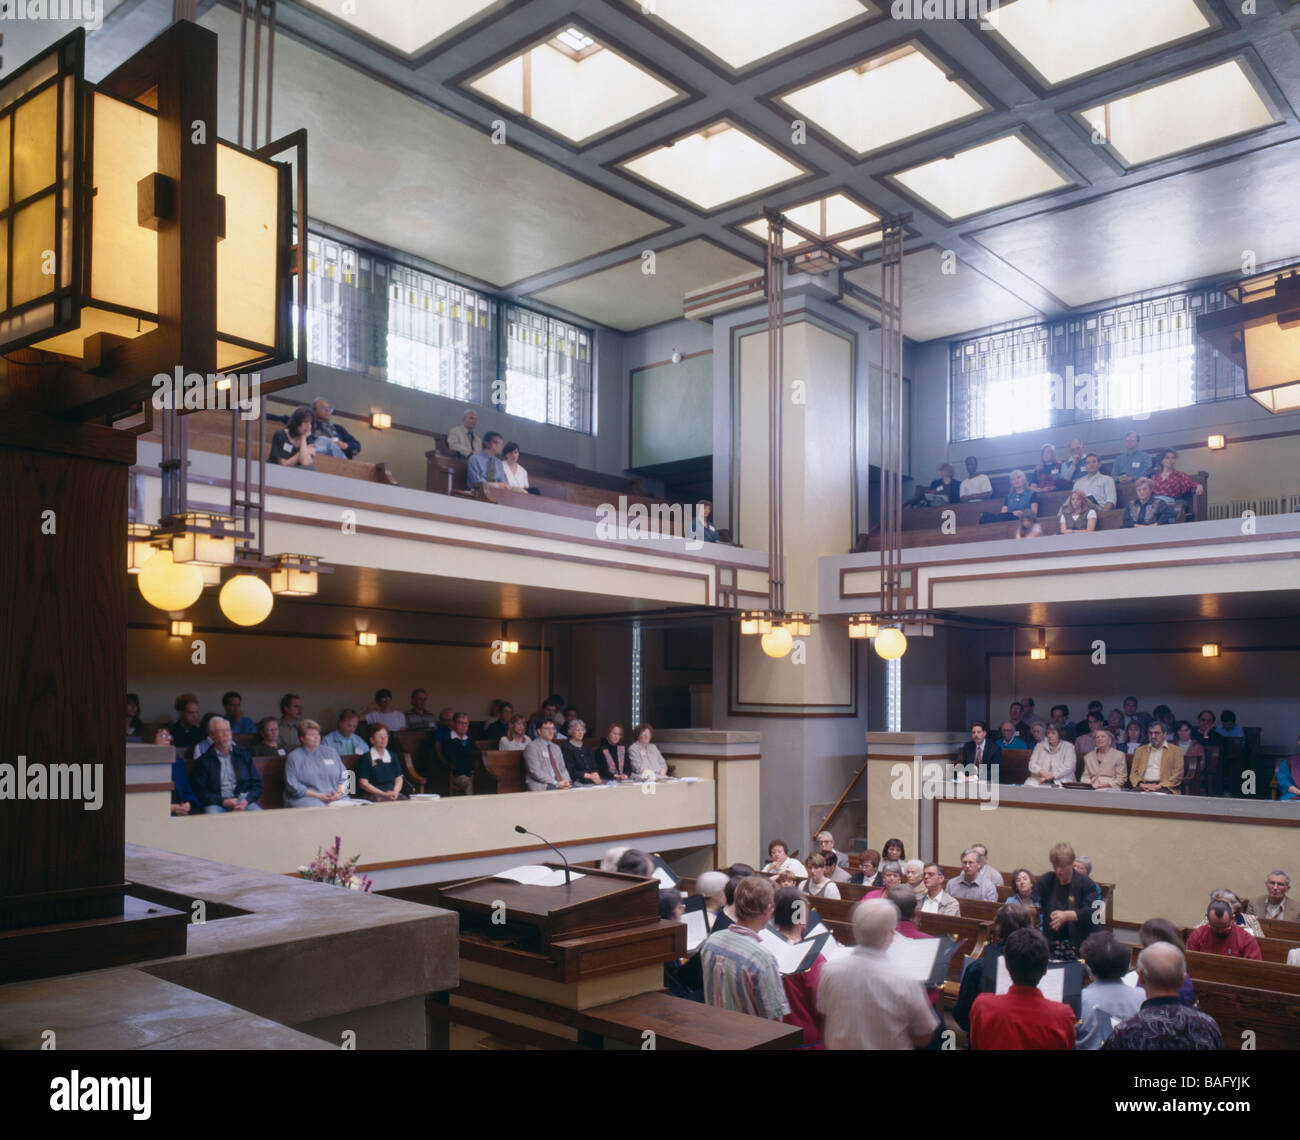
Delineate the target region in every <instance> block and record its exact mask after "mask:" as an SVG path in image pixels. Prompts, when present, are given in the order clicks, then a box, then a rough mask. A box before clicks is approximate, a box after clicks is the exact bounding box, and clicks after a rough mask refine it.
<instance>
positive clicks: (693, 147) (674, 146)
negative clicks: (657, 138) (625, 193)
mask: <svg viewBox="0 0 1300 1140" xmlns="http://www.w3.org/2000/svg"><path fill="white" fill-rule="evenodd" d="M619 166H620V167H621V168H622V169H623V170H625V171H626V172H627V173H629V174H633V175H635V176H636V177H638V178H643V179H645V181H647V182H652V183H654V185H656V186H659V187H662V188H663V189H664V190H667V191H668V192H669V193H670V194H675V195H676V196H677V197H678V198H682V199H684V200H685V201H687V202H689V203H691V205H693V206H696V207H698V208H699V209H701V210H705V211H708V210H716V209H718V208H719V207H721V206H725V205H727V204H729V203H731V202H738V201H741V200H742V199H745V198H752V197H754V195H756V194H761V193H762V192H763V191H764V190H770V189H771V188H772V187H774V186H781V185H783V184H784V183H786V182H790V181H792V180H793V179H795V178H798V177H799V176H800V175H802V174H805V173H807V171H805V170H804V169H803V167H801V166H797V165H796V164H795V163H793V162H791V161H790V160H789V159H788V158H784V157H783V156H782V155H780V154H778V153H777V152H776V151H775V150H773V149H772V148H771V147H770V146H768V145H767V144H766V143H762V142H759V141H758V139H756V138H754V137H753V135H750V134H747V133H746V132H744V131H742V130H741V129H740V128H739V127H736V126H733V125H732V124H731V123H729V122H727V121H726V120H725V119H722V120H719V121H718V122H716V123H712V124H710V125H709V126H707V127H703V128H701V129H700V130H697V131H694V132H692V133H691V134H689V135H683V136H682V137H681V138H678V139H675V140H674V141H673V142H671V143H668V144H667V145H666V146H659V147H655V148H654V149H653V150H648V151H646V152H644V153H643V154H639V155H637V156H636V157H635V158H629V159H626V160H624V161H623V162H621V163H619Z"/></svg>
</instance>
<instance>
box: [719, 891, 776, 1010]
mask: <svg viewBox="0 0 1300 1140" xmlns="http://www.w3.org/2000/svg"><path fill="white" fill-rule="evenodd" d="M733 905H734V908H735V911H736V921H735V922H733V923H732V924H731V925H730V926H728V927H727V928H726V929H725V930H719V931H717V932H715V933H713V934H710V935H709V937H708V938H707V939H706V940H705V943H704V945H703V946H702V947H700V965H701V966H702V967H703V970H704V1000H705V1002H706V1003H707V1004H708V1005H716V1006H719V1007H720V1008H722V1009H730V1010H734V1011H735V1012H736V1013H748V1014H750V1015H751V1016H753V1017H765V1018H769V1019H770V1020H772V1021H779V1020H780V1019H781V1018H783V1017H784V1016H785V1015H786V1014H787V1013H789V1012H790V1006H789V1003H788V1002H787V1001H786V999H785V989H784V987H783V986H782V985H781V974H780V971H779V970H778V969H777V966H776V959H775V958H773V957H772V955H771V954H769V953H768V952H767V951H766V950H765V949H764V948H763V945H762V944H761V943H760V942H759V938H758V932H759V931H760V930H762V929H763V928H764V927H766V926H767V924H768V922H769V921H770V920H771V918H772V914H773V912H774V910H775V892H774V891H773V890H772V884H771V883H769V882H768V881H767V880H766V879H764V878H763V877H762V876H761V875H750V876H749V877H748V878H744V879H741V880H740V882H739V883H738V884H737V886H736V891H735V895H734V897H733Z"/></svg>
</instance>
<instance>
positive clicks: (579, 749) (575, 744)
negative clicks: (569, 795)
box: [560, 720, 603, 784]
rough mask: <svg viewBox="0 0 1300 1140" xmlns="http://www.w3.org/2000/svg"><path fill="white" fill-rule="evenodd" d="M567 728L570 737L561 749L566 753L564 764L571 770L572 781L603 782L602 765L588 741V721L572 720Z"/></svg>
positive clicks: (577, 782)
mask: <svg viewBox="0 0 1300 1140" xmlns="http://www.w3.org/2000/svg"><path fill="white" fill-rule="evenodd" d="M567 728H568V730H569V739H568V740H567V741H565V743H564V744H562V745H561V746H560V751H561V752H563V753H564V764H565V767H567V768H568V770H569V780H570V782H572V783H574V784H579V783H588V784H600V783H603V780H602V779H601V775H600V767H599V765H598V764H597V761H596V754H595V753H594V752H593V751H592V750H591V746H590V745H589V744H588V743H587V722H586V721H583V720H575V721H571V722H570V723H569V724H568V725H567Z"/></svg>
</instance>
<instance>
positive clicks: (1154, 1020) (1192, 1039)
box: [1102, 942, 1223, 1050]
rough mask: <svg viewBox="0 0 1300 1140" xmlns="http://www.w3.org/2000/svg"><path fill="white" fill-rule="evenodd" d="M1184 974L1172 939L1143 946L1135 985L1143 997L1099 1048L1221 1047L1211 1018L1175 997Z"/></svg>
mask: <svg viewBox="0 0 1300 1140" xmlns="http://www.w3.org/2000/svg"><path fill="white" fill-rule="evenodd" d="M1186 974H1187V960H1186V959H1185V958H1184V957H1183V952H1182V951H1181V950H1179V949H1178V947H1177V946H1174V945H1173V944H1172V943H1169V942H1155V943H1152V944H1151V945H1150V946H1148V947H1147V948H1146V949H1145V950H1143V951H1142V953H1141V954H1139V955H1138V978H1139V981H1138V985H1140V986H1141V987H1142V989H1143V990H1145V991H1146V995H1147V996H1146V1000H1145V1001H1144V1002H1143V1003H1142V1008H1141V1009H1139V1010H1138V1011H1137V1013H1135V1014H1134V1015H1133V1016H1132V1017H1130V1018H1126V1019H1125V1020H1124V1021H1121V1022H1120V1023H1119V1024H1118V1025H1117V1026H1115V1028H1114V1029H1113V1030H1112V1031H1111V1034H1110V1036H1109V1037H1107V1038H1106V1043H1105V1044H1104V1045H1103V1046H1102V1049H1103V1050H1106V1049H1123V1050H1138V1049H1141V1050H1148V1049H1178V1050H1184V1049H1204V1050H1211V1049H1222V1048H1223V1035H1222V1034H1221V1033H1220V1032H1219V1027H1218V1025H1217V1024H1216V1023H1215V1021H1214V1018H1212V1017H1210V1016H1209V1015H1208V1014H1204V1013H1202V1012H1201V1011H1200V1010H1199V1009H1193V1008H1192V1007H1191V1006H1187V1005H1183V1004H1182V1002H1180V1001H1179V1000H1178V988H1179V987H1180V986H1181V985H1182V984H1183V978H1184V977H1185V976H1186Z"/></svg>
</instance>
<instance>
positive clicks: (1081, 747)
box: [1074, 710, 1106, 760]
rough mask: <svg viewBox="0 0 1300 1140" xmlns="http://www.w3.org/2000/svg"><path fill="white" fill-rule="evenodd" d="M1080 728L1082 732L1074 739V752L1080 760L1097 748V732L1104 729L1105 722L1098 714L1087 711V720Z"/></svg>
mask: <svg viewBox="0 0 1300 1140" xmlns="http://www.w3.org/2000/svg"><path fill="white" fill-rule="evenodd" d="M1081 727H1082V728H1083V731H1082V732H1080V733H1079V734H1078V735H1077V736H1075V738H1074V751H1075V754H1076V755H1077V756H1078V757H1079V759H1080V760H1082V759H1083V758H1084V757H1085V756H1086V755H1088V753H1089V752H1091V751H1092V750H1093V749H1094V748H1096V747H1097V730H1098V729H1099V728H1105V727H1106V721H1105V718H1103V717H1102V715H1101V713H1100V712H1093V711H1091V710H1089V712H1088V716H1087V719H1086V720H1085V721H1084V724H1083V725H1082V726H1081Z"/></svg>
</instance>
